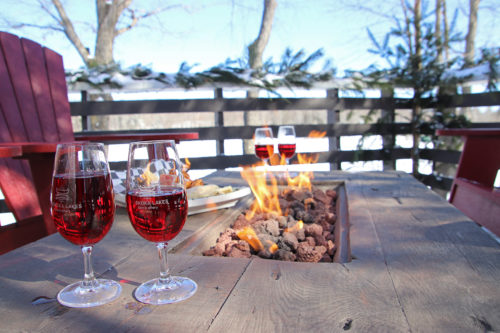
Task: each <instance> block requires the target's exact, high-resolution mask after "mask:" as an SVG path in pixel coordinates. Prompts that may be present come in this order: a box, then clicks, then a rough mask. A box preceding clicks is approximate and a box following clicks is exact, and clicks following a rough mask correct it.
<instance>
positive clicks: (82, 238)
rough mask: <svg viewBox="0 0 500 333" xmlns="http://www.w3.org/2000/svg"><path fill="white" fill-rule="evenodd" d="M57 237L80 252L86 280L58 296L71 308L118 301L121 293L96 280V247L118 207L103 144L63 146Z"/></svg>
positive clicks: (56, 192)
mask: <svg viewBox="0 0 500 333" xmlns="http://www.w3.org/2000/svg"><path fill="white" fill-rule="evenodd" d="M50 202H51V214H52V219H53V220H54V224H55V225H56V227H57V231H59V233H60V234H61V235H62V236H63V237H64V238H65V239H66V240H68V241H70V242H71V243H73V244H75V245H79V246H81V249H82V252H83V256H84V270H85V274H84V278H83V280H82V281H79V282H76V283H73V284H70V285H69V286H67V287H65V288H64V289H62V290H61V291H60V292H59V294H58V295H57V300H58V301H59V302H60V303H61V304H63V305H66V306H69V307H76V308H86V307H92V306H97V305H102V304H106V303H109V302H111V301H113V300H115V299H117V298H118V296H119V295H120V293H121V290H122V287H121V286H120V284H119V283H117V282H116V281H113V280H105V279H96V278H95V276H94V271H93V269H92V262H91V254H92V248H93V246H94V244H96V243H97V242H99V241H100V240H101V239H102V238H103V237H104V236H105V235H106V234H107V233H108V231H109V230H110V228H111V225H112V224H113V219H114V215H115V201H114V193H113V185H112V181H111V175H110V171H109V165H108V162H107V160H106V155H105V153H104V145H103V144H102V143H90V142H86V143H64V144H58V145H57V149H56V157H55V162H54V173H53V177H52V190H51V196H50Z"/></svg>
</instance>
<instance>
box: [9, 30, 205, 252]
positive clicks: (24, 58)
mask: <svg viewBox="0 0 500 333" xmlns="http://www.w3.org/2000/svg"><path fill="white" fill-rule="evenodd" d="M197 138H198V133H164V134H151V135H148V134H138V135H111V136H95V135H94V136H88V137H85V136H79V137H78V140H89V141H110V140H124V139H129V140H131V141H135V140H153V139H174V140H177V141H178V140H187V139H197ZM62 141H66V142H68V141H75V136H74V134H73V127H72V123H71V115H70V105H69V101H68V95H67V87H66V79H65V73H64V66H63V59H62V57H61V56H60V55H59V54H57V53H56V52H54V51H52V50H50V49H48V48H45V47H42V46H41V45H40V44H38V43H35V42H33V41H31V40H28V39H24V38H19V37H17V36H15V35H12V34H10V33H6V32H0V157H1V158H0V187H1V190H2V192H3V194H4V197H5V202H6V204H7V206H8V208H9V210H10V211H11V212H12V213H13V214H14V217H15V218H16V221H17V223H15V224H12V225H9V226H4V227H1V228H0V254H1V253H4V252H7V251H10V250H11V249H14V248H16V247H19V246H21V245H24V244H26V243H29V242H32V241H34V240H37V239H39V238H41V237H44V236H46V235H48V234H51V233H54V232H55V231H56V230H55V227H54V224H53V222H52V219H51V217H50V203H49V193H50V182H51V177H52V169H53V163H54V162H53V159H54V153H55V148H56V146H57V143H58V142H62ZM11 157H13V158H11Z"/></svg>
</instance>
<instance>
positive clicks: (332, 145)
mask: <svg viewBox="0 0 500 333" xmlns="http://www.w3.org/2000/svg"><path fill="white" fill-rule="evenodd" d="M326 97H327V98H329V99H332V101H333V105H334V108H333V109H328V110H327V120H326V121H327V124H328V125H329V126H332V127H333V126H334V125H335V124H337V123H338V122H340V110H338V109H337V107H336V105H338V102H339V89H337V88H335V89H328V90H327V91H326ZM328 148H329V150H330V151H339V150H340V137H339V136H330V137H328ZM340 163H341V162H333V161H330V169H331V170H341V165H340Z"/></svg>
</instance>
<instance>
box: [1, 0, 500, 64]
mask: <svg viewBox="0 0 500 333" xmlns="http://www.w3.org/2000/svg"><path fill="white" fill-rule="evenodd" d="M497 1H498V0H482V6H483V7H487V6H495V3H496V4H497V5H498V2H497ZM144 2H147V3H150V4H152V6H154V3H160V2H161V1H155V0H145V1H144ZM171 2H173V1H171ZM178 2H183V3H184V4H186V5H187V6H189V9H190V10H189V11H186V10H183V9H176V10H171V11H167V12H165V13H163V14H162V15H161V16H160V17H158V18H155V19H153V20H150V21H147V25H142V26H140V27H138V28H135V29H133V30H131V31H129V32H127V33H125V34H123V35H122V36H120V37H118V39H117V40H116V42H115V59H116V60H117V61H118V62H120V63H121V64H122V65H123V66H125V67H128V66H132V65H135V64H138V63H142V64H143V65H148V66H151V67H152V68H153V69H154V70H156V71H162V72H167V73H169V72H176V71H177V70H178V69H179V66H180V64H181V63H182V62H183V61H186V62H187V63H188V64H190V65H194V64H199V65H198V67H195V70H203V69H206V68H209V67H210V66H214V65H217V64H219V63H221V62H224V60H225V59H227V58H232V59H236V58H239V57H241V56H242V55H243V54H244V50H245V47H246V45H248V44H249V43H251V42H252V41H253V39H255V37H256V36H257V33H258V29H259V25H260V19H261V16H262V0H247V1H243V0H233V1H231V0H212V1H210V0H206V1H201V0H185V1H178ZM356 2H357V0H351V1H347V0H329V1H328V0H314V1H312V0H293V1H292V0H278V7H277V9H276V16H275V20H274V24H273V31H272V34H271V38H270V41H269V45H268V46H267V48H266V53H265V55H264V57H265V58H266V59H267V58H269V57H273V58H274V59H275V60H278V59H279V57H280V56H281V54H282V53H283V51H284V50H285V48H286V47H291V48H292V49H293V50H295V51H298V50H300V49H304V50H305V51H306V52H307V53H312V52H313V51H315V50H317V49H319V48H322V49H324V51H325V59H327V58H328V59H331V60H332V61H333V64H334V66H335V67H336V68H338V70H339V71H340V72H341V71H342V70H344V69H362V68H365V67H367V66H368V65H370V64H372V63H374V62H376V61H378V59H377V57H376V56H374V55H372V54H370V53H368V52H367V49H368V48H369V47H370V46H371V42H370V41H369V39H368V37H367V33H366V28H367V27H370V28H371V29H372V31H373V32H374V34H375V36H376V37H377V38H379V39H382V37H383V36H384V35H385V33H386V32H387V31H388V30H389V29H390V27H391V24H390V23H389V21H388V19H386V18H383V17H382V16H379V15H374V14H371V13H369V12H366V11H360V10H356V9H355V8H354V7H349V6H346V5H345V3H351V4H353V3H356ZM65 3H66V4H67V11H68V14H69V16H70V17H71V18H72V19H73V20H74V21H75V22H78V25H77V29H78V31H79V32H80V34H81V36H82V39H83V40H84V43H86V45H89V46H90V48H91V49H92V48H93V43H94V38H93V37H92V35H91V34H89V33H88V32H87V31H88V27H86V25H85V24H82V23H83V22H91V23H93V22H94V21H95V17H94V13H95V5H94V1H91V0H86V1H84V0H81V1H66V2H65ZM163 3H165V1H163ZM364 3H367V4H370V3H375V4H377V7H376V8H377V10H380V11H381V12H383V13H385V14H387V15H391V13H392V12H391V7H393V6H394V4H396V5H397V4H398V3H399V1H395V0H391V1H378V0H376V1H375V0H366V1H364ZM433 3H434V1H432V4H433ZM448 3H449V5H448V6H449V12H450V20H451V12H452V8H459V14H460V15H459V20H458V26H459V27H461V28H462V29H461V30H462V31H465V28H464V27H465V25H466V24H467V21H466V18H465V15H464V14H465V12H466V10H468V7H467V3H468V1H466V0H448ZM391 4H392V5H391ZM457 6H458V7H457ZM497 7H498V6H497ZM0 9H1V13H2V14H0V17H3V18H9V19H11V20H13V19H19V20H24V21H30V22H33V23H40V22H43V21H44V20H45V18H46V15H45V14H41V13H40V11H39V10H38V8H37V5H36V1H35V0H2V3H1V4H0ZM396 13H397V14H399V13H398V12H396ZM496 14H498V13H496ZM496 16H497V15H495V13H493V12H492V11H489V10H484V11H482V12H480V25H479V28H478V37H477V38H478V42H477V45H478V46H490V47H491V46H499V45H500V40H499V39H500V37H499V36H500V31H499V29H498V26H497V21H498V19H497V18H496ZM145 23H146V21H145ZM159 26H160V27H159ZM2 29H3V30H9V31H11V32H14V33H16V34H18V35H21V36H24V37H27V38H31V39H33V40H35V41H37V42H40V43H42V44H44V45H46V46H48V47H50V48H52V49H54V50H56V51H57V52H59V53H61V54H62V55H63V57H64V61H65V66H66V68H67V69H77V68H79V67H81V66H82V62H81V60H80V58H79V56H78V55H77V53H76V51H75V50H74V48H73V47H72V46H71V45H70V44H69V42H68V41H67V40H66V39H65V37H64V36H63V35H62V34H57V33H49V34H47V33H46V32H45V33H44V32H42V31H40V30H37V29H24V30H14V29H6V28H5V26H3V27H2ZM320 65H322V62H321V63H320V64H318V68H319V67H320Z"/></svg>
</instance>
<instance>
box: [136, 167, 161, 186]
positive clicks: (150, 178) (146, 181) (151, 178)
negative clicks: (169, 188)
mask: <svg viewBox="0 0 500 333" xmlns="http://www.w3.org/2000/svg"><path fill="white" fill-rule="evenodd" d="M150 167H151V162H149V163H148V165H147V166H146V170H145V171H144V172H143V173H142V174H141V175H140V176H139V177H138V179H137V180H138V181H139V182H140V183H142V184H143V185H145V186H150V185H151V183H153V182H157V181H158V176H157V175H155V174H154V173H152V172H151V170H150Z"/></svg>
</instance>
